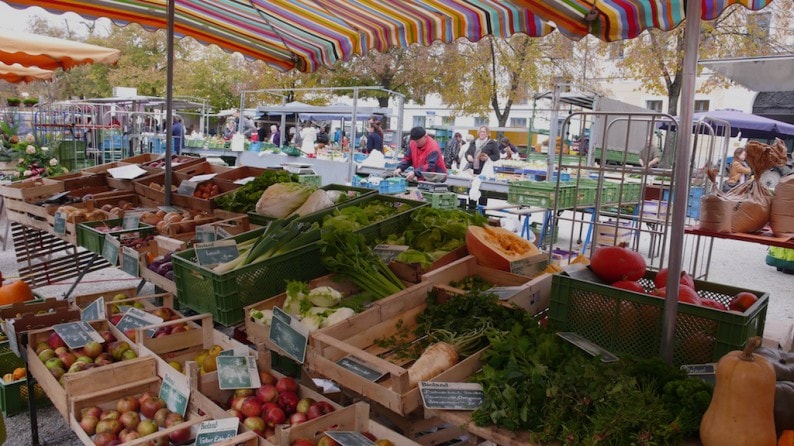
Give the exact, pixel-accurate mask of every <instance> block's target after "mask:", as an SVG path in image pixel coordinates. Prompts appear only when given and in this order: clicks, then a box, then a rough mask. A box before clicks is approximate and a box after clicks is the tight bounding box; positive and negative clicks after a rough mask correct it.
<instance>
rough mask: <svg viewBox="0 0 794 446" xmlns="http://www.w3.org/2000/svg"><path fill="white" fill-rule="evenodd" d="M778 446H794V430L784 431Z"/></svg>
mask: <svg viewBox="0 0 794 446" xmlns="http://www.w3.org/2000/svg"><path fill="white" fill-rule="evenodd" d="M777 446H794V430H788V431H783V433H782V434H781V435H780V439H779V440H778V441H777Z"/></svg>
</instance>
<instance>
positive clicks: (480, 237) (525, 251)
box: [466, 226, 540, 272]
mask: <svg viewBox="0 0 794 446" xmlns="http://www.w3.org/2000/svg"><path fill="white" fill-rule="evenodd" d="M466 247H467V248H468V250H469V253H470V254H471V255H473V256H474V257H475V258H476V259H477V262H478V263H479V264H481V265H484V266H487V267H490V268H494V269H498V270H502V271H508V272H509V271H510V263H511V262H515V261H518V260H522V259H526V258H528V257H532V256H534V255H537V254H540V250H539V249H538V247H537V246H535V245H534V244H533V243H531V242H529V241H528V240H525V239H523V238H521V237H519V236H518V235H516V234H515V233H513V232H512V231H508V230H507V229H504V228H498V227H493V226H469V228H468V230H467V231H466Z"/></svg>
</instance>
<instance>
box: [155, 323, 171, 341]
mask: <svg viewBox="0 0 794 446" xmlns="http://www.w3.org/2000/svg"><path fill="white" fill-rule="evenodd" d="M171 328H172V327H171V326H170V325H164V326H162V327H158V328H157V330H155V331H154V337H155V338H160V337H163V336H168V335H170V334H171Z"/></svg>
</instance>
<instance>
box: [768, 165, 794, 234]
mask: <svg viewBox="0 0 794 446" xmlns="http://www.w3.org/2000/svg"><path fill="white" fill-rule="evenodd" d="M769 226H771V227H772V232H774V233H775V235H776V236H778V237H784V236H788V237H794V175H787V176H785V177H783V178H781V179H780V182H778V183H777V187H775V196H774V197H773V198H772V208H771V210H770V211H769Z"/></svg>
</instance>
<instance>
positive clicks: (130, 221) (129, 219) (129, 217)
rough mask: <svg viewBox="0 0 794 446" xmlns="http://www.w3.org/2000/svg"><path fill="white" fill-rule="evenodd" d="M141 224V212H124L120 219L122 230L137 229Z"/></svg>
mask: <svg viewBox="0 0 794 446" xmlns="http://www.w3.org/2000/svg"><path fill="white" fill-rule="evenodd" d="M140 223H141V212H126V213H125V214H124V218H122V219H121V228H122V229H125V230H127V229H138V226H140Z"/></svg>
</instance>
